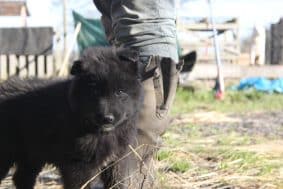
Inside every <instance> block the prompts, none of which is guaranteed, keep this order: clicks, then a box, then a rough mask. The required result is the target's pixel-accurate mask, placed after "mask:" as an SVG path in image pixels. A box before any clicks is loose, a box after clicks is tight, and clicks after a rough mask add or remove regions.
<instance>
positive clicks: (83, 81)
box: [0, 48, 142, 189]
mask: <svg viewBox="0 0 283 189" xmlns="http://www.w3.org/2000/svg"><path fill="white" fill-rule="evenodd" d="M137 60H138V55H137V53H136V52H133V51H130V50H126V49H120V50H114V49H110V48H92V49H88V50H86V51H85V52H84V53H83V55H82V56H81V58H80V60H78V61H76V62H75V63H74V65H73V67H72V69H71V74H72V75H74V77H73V78H70V79H66V80H56V81H45V80H40V79H30V80H20V79H15V78H14V79H10V80H8V81H6V82H5V83H3V84H2V85H0V124H1V126H0V149H1V155H0V179H3V178H4V177H5V175H6V174H7V172H8V170H9V168H10V167H11V166H12V165H13V164H16V172H15V174H14V176H13V181H14V184H15V186H16V187H17V189H31V188H33V186H34V184H35V180H36V176H37V175H38V173H39V172H40V170H41V169H42V167H43V165H44V164H45V163H51V164H54V165H55V166H57V167H58V168H59V170H60V172H61V174H62V178H63V182H64V187H65V188H67V189H78V188H80V186H81V185H82V184H84V183H85V182H86V181H87V180H88V179H90V178H91V177H92V176H93V175H94V174H96V173H97V170H98V169H99V168H101V166H102V165H103V164H107V163H109V162H108V160H109V161H112V160H113V159H112V160H111V158H112V157H116V156H120V155H121V154H122V153H123V152H124V150H125V147H126V146H127V145H128V144H129V143H130V142H131V140H132V138H133V137H134V135H135V132H136V129H135V121H136V119H137V115H138V110H139V109H140V106H141V104H142V88H141V84H140V80H139V77H138V70H137Z"/></svg>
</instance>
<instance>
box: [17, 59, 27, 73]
mask: <svg viewBox="0 0 283 189" xmlns="http://www.w3.org/2000/svg"><path fill="white" fill-rule="evenodd" d="M18 60H19V62H18V65H19V76H20V77H26V76H27V70H26V63H27V62H26V56H24V55H21V56H19V58H18Z"/></svg>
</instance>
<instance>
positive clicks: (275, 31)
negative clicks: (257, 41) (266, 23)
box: [267, 18, 283, 64]
mask: <svg viewBox="0 0 283 189" xmlns="http://www.w3.org/2000/svg"><path fill="white" fill-rule="evenodd" d="M268 43H269V44H268V45H267V48H270V49H268V50H267V53H270V55H268V57H269V58H270V60H269V62H270V63H271V64H283V18H281V19H280V21H279V22H278V23H276V24H272V25H271V29H270V40H269V42H268Z"/></svg>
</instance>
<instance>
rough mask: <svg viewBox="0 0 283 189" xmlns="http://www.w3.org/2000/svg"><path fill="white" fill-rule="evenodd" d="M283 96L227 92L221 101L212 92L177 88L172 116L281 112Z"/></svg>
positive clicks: (253, 92)
mask: <svg viewBox="0 0 283 189" xmlns="http://www.w3.org/2000/svg"><path fill="white" fill-rule="evenodd" d="M282 107H283V95H282V94H268V93H262V92H257V91H254V90H249V91H227V92H226V94H225V98H224V100H222V101H218V100H215V99H214V93H213V91H207V90H197V91H191V90H188V89H185V88H179V89H178V90H177V94H176V100H175V105H174V106H173V108H172V114H173V115H176V114H180V113H187V112H192V111H196V110H200V109H201V110H202V109H204V110H209V111H219V112H228V113H239V112H241V113H245V112H250V111H274V110H282Z"/></svg>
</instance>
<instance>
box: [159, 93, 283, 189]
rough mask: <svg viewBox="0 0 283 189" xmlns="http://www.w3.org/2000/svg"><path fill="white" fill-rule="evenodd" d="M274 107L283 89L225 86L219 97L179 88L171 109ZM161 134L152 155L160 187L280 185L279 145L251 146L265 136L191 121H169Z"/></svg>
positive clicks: (282, 160) (281, 102) (279, 106)
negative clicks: (267, 147)
mask: <svg viewBox="0 0 283 189" xmlns="http://www.w3.org/2000/svg"><path fill="white" fill-rule="evenodd" d="M277 110H279V111H280V110H281V111H282V110H283V95H279V94H265V93H258V92H255V91H245V92H238V91H228V92H227V93H226V96H225V99H224V100H223V101H216V100H215V99H214V97H213V93H212V92H210V91H195V92H192V91H189V90H186V89H184V88H180V89H178V91H177V95H176V101H175V104H174V107H173V110H172V115H173V116H175V115H180V114H186V113H189V112H195V113H197V112H198V111H216V112H222V113H228V114H236V115H238V114H240V115H242V114H245V113H253V112H265V111H277ZM227 124H229V123H227ZM223 127H225V124H224V126H223ZM232 128H233V127H232ZM282 128H283V126H282ZM204 129H205V130H210V132H204ZM204 133H206V134H204ZM207 133H209V134H207ZM163 140H164V145H163V146H164V147H163V148H161V150H160V151H159V152H158V154H157V157H156V159H157V162H158V163H157V164H158V168H159V173H158V178H159V181H160V188H221V187H223V188H225V186H233V187H230V188H234V187H238V188H261V187H262V188H278V189H280V188H283V151H282V152H281V153H279V154H278V153H273V152H272V151H270V152H268V153H265V152H264V153H262V152H260V151H257V150H256V149H252V148H253V146H256V145H258V146H259V148H260V145H261V144H265V143H266V142H268V141H269V140H271V139H270V138H264V136H257V135H254V134H252V133H249V134H245V133H239V132H238V130H236V129H235V130H229V131H228V132H226V131H225V130H222V129H215V128H214V127H209V125H207V126H205V127H204V126H201V125H200V124H198V123H197V122H194V123H184V124H179V125H173V126H172V127H171V128H170V129H169V130H168V131H167V132H166V133H165V134H164V136H163ZM269 142H270V141H269ZM263 186H266V187H263Z"/></svg>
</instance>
